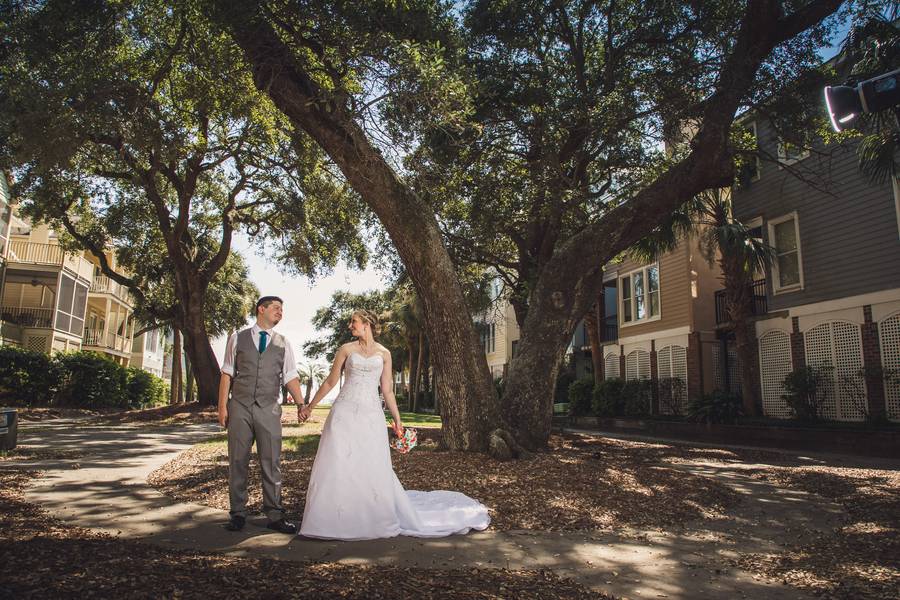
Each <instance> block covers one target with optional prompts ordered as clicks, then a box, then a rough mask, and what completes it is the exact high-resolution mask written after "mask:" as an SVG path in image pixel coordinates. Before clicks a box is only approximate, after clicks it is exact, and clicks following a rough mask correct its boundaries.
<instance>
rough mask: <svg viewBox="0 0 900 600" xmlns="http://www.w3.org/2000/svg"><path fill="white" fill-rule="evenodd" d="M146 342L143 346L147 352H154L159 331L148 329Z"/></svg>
mask: <svg viewBox="0 0 900 600" xmlns="http://www.w3.org/2000/svg"><path fill="white" fill-rule="evenodd" d="M146 336H147V342H146V345H145V346H144V347H145V349H146V350H147V352H150V353H154V352H156V346H157V342H158V341H159V331H158V330H156V329H154V330H153V331H148V332H147V333H146Z"/></svg>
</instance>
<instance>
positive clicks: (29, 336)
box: [0, 178, 135, 365]
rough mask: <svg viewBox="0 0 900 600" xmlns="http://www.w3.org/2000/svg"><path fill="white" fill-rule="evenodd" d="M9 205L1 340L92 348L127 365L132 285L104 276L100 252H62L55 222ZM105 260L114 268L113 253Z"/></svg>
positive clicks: (0, 293)
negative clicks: (38, 221)
mask: <svg viewBox="0 0 900 600" xmlns="http://www.w3.org/2000/svg"><path fill="white" fill-rule="evenodd" d="M0 180H4V181H2V189H0V197H2V198H3V201H4V203H5V204H6V205H7V206H9V204H10V202H9V188H8V187H7V186H6V181H5V178H0ZM0 210H3V209H2V207H0ZM8 212H9V225H8V249H7V253H6V264H5V268H4V270H3V277H2V280H0V340H2V343H3V344H12V345H16V346H21V347H23V348H27V349H30V350H37V351H41V352H54V351H61V352H65V351H71V350H92V351H95V352H100V353H103V354H106V355H108V356H110V357H111V358H112V359H113V360H115V361H116V362H118V363H119V364H122V365H128V364H129V362H130V359H131V354H132V342H133V340H132V337H133V332H134V325H135V323H134V318H133V313H134V310H133V301H132V299H131V298H130V296H129V294H128V293H127V291H125V290H124V289H123V288H122V287H121V286H120V285H119V284H117V283H115V282H113V281H110V280H109V278H107V277H106V276H104V275H101V273H100V267H99V261H98V260H97V259H96V257H94V256H92V255H90V254H89V253H87V252H66V251H64V250H63V248H62V247H61V246H60V243H59V237H58V236H57V234H56V233H55V232H54V231H53V230H52V229H51V228H49V227H48V226H46V225H36V226H35V225H32V224H31V223H30V222H29V221H28V220H26V219H23V218H21V217H19V216H18V215H17V214H16V210H15V207H14V206H12V207H11V210H8ZM107 259H108V260H110V262H111V264H112V265H113V268H115V257H114V255H113V253H112V252H109V253H108V254H107Z"/></svg>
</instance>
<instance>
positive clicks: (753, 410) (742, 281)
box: [719, 256, 762, 416]
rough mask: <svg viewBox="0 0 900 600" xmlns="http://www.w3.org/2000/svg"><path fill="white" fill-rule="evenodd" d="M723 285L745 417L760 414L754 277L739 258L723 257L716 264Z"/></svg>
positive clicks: (760, 399) (760, 394) (760, 396)
mask: <svg viewBox="0 0 900 600" xmlns="http://www.w3.org/2000/svg"><path fill="white" fill-rule="evenodd" d="M719 265H720V266H721V268H722V279H723V282H724V285H725V312H726V314H727V317H728V320H729V321H731V324H732V328H733V331H734V349H735V352H736V354H737V356H738V360H740V363H741V365H740V366H741V399H742V403H743V409H744V414H746V415H748V416H756V415H759V414H760V412H761V410H760V409H761V407H762V393H761V390H760V381H759V363H758V359H757V357H758V350H757V340H756V326H755V325H754V321H753V302H754V298H753V276H752V274H750V273H748V272H747V271H746V267H745V265H744V261H743V260H742V259H741V257H731V256H723V257H722V258H721V259H720V260H719Z"/></svg>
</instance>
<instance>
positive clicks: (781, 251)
mask: <svg viewBox="0 0 900 600" xmlns="http://www.w3.org/2000/svg"><path fill="white" fill-rule="evenodd" d="M769 243H770V244H771V245H772V246H773V247H774V248H775V261H774V263H773V265H772V280H773V281H772V290H773V292H774V293H776V294H778V293H781V292H792V291H796V290H801V289H803V262H802V260H801V255H800V225H799V223H798V222H797V213H796V212H793V213H791V214H789V215H785V216H783V217H780V218H778V219H774V220H772V221H769Z"/></svg>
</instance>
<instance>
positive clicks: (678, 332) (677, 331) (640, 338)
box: [604, 325, 691, 348]
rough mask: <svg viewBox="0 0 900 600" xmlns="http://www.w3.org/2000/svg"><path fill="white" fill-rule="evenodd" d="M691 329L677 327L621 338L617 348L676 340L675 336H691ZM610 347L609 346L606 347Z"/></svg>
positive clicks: (688, 326)
mask: <svg viewBox="0 0 900 600" xmlns="http://www.w3.org/2000/svg"><path fill="white" fill-rule="evenodd" d="M690 333H691V327H690V325H684V326H682V327H675V328H674V329H664V330H662V331H652V332H650V333H642V334H641V335H633V336H630V337H620V338H619V343H618V344H616V345H617V346H626V345H628V344H635V343H637V342H644V341H650V340H667V339H668V338H674V337H675V336H686V335H690ZM604 347H605V348H606V347H609V346H604Z"/></svg>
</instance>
